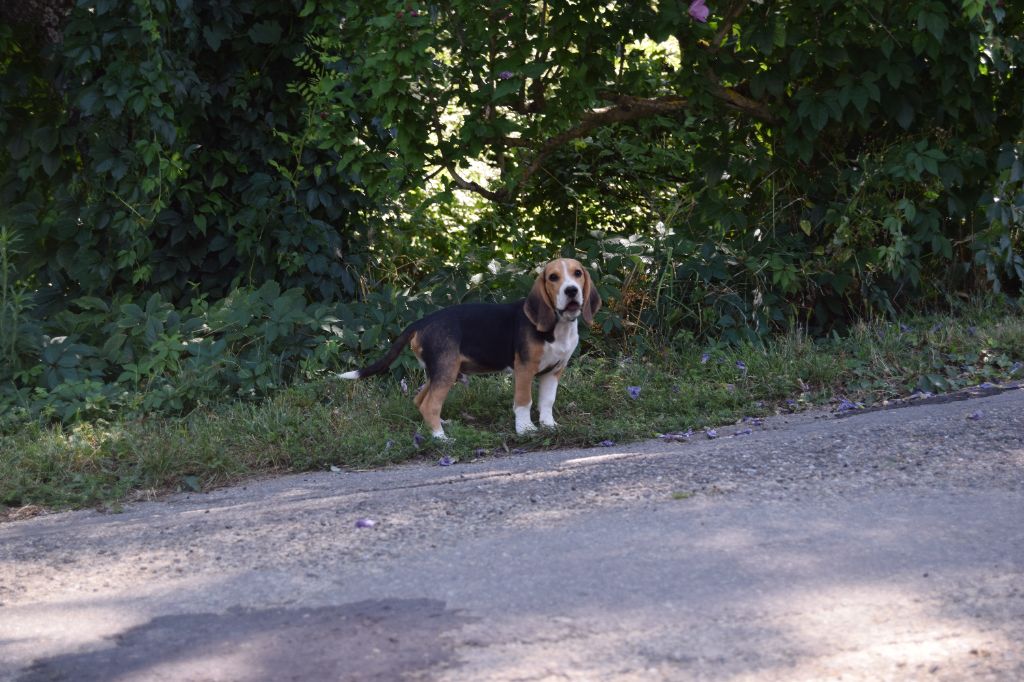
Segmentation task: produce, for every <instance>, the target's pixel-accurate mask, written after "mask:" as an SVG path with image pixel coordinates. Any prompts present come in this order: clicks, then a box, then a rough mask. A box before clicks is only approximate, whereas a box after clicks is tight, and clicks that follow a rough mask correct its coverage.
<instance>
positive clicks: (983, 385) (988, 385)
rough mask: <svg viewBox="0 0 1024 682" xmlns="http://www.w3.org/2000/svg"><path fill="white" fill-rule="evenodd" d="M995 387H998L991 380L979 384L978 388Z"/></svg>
mask: <svg viewBox="0 0 1024 682" xmlns="http://www.w3.org/2000/svg"><path fill="white" fill-rule="evenodd" d="M995 387H996V385H995V384H993V383H992V382H991V381H984V382H982V383H980V384H978V388H995Z"/></svg>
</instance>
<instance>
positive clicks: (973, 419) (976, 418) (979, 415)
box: [967, 410, 982, 421]
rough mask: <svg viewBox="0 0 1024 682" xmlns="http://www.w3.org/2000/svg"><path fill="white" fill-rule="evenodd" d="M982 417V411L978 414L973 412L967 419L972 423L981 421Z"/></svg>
mask: <svg viewBox="0 0 1024 682" xmlns="http://www.w3.org/2000/svg"><path fill="white" fill-rule="evenodd" d="M981 417H982V414H981V411H980V410H979V411H978V412H972V413H970V414H969V415H967V418H968V419H970V420H971V421H978V420H979V419H981Z"/></svg>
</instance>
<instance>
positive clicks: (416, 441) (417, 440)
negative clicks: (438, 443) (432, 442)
mask: <svg viewBox="0 0 1024 682" xmlns="http://www.w3.org/2000/svg"><path fill="white" fill-rule="evenodd" d="M412 444H413V446H414V447H417V448H418V447H419V446H421V445H423V436H421V435H420V432H419V431H417V432H416V433H414V434H412Z"/></svg>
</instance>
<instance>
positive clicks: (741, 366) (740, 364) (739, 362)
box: [736, 360, 747, 372]
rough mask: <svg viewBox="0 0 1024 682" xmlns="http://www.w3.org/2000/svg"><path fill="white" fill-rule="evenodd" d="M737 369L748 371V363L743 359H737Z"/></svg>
mask: <svg viewBox="0 0 1024 682" xmlns="http://www.w3.org/2000/svg"><path fill="white" fill-rule="evenodd" d="M736 369H738V370H741V371H743V372H746V371H747V363H745V362H743V361H742V360H737V361H736Z"/></svg>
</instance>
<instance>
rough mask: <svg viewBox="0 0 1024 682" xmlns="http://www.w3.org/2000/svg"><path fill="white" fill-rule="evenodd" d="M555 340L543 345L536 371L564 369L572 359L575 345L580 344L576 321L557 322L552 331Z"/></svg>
mask: <svg viewBox="0 0 1024 682" xmlns="http://www.w3.org/2000/svg"><path fill="white" fill-rule="evenodd" d="M553 333H554V337H555V340H554V341H550V342H545V343H544V352H543V354H542V355H541V356H540V365H539V366H538V369H539V370H540V371H541V372H543V371H544V370H547V369H558V368H562V367H565V365H566V363H567V362H569V358H570V357H572V354H573V351H575V350H576V345H577V344H578V343H579V342H580V335H579V332H578V331H577V330H576V320H573V321H571V322H568V321H565V322H563V321H559V323H558V324H556V325H555V328H554V330H553Z"/></svg>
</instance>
